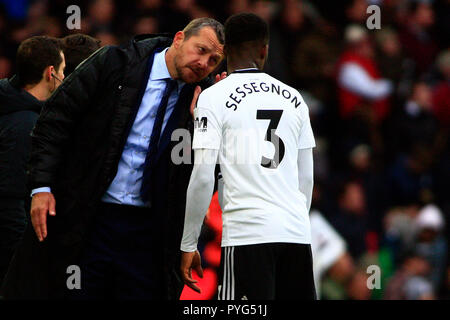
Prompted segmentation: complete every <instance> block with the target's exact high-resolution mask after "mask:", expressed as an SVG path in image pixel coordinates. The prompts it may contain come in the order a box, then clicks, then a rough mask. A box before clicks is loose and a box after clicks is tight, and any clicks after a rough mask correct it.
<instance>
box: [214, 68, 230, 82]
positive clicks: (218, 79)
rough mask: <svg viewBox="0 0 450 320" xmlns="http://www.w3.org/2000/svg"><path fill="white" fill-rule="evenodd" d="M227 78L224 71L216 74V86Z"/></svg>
mask: <svg viewBox="0 0 450 320" xmlns="http://www.w3.org/2000/svg"><path fill="white" fill-rule="evenodd" d="M226 77H227V72H226V71H224V72H222V73H221V74H216V82H214V84H216V83H217V82H219V81H220V80H223V79H225V78H226Z"/></svg>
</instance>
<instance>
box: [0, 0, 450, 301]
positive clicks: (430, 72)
mask: <svg viewBox="0 0 450 320" xmlns="http://www.w3.org/2000/svg"><path fill="white" fill-rule="evenodd" d="M72 4H76V5H78V6H79V7H80V9H81V30H69V29H68V28H67V27H66V20H67V18H68V17H69V14H68V13H66V9H67V7H68V6H69V5H72ZM372 4H375V5H378V6H379V7H380V9H381V29H379V30H377V29H375V30H369V29H368V28H367V27H366V20H367V18H368V17H369V16H370V14H368V13H367V12H366V10H367V7H368V6H369V5H372ZM449 9H450V1H448V0H440V1H438V0H434V1H431V0H430V1H425V0H372V1H368V0H345V1H325V0H309V1H307V0H302V1H299V0H278V1H275V0H274V1H268V0H228V1H225V0H224V1H219V0H217V1H208V0H129V1H118V0H116V1H114V0H91V1H73V0H69V1H65V0H35V1H32V0H0V78H6V77H10V76H12V75H13V74H14V70H15V63H14V60H15V54H16V50H17V48H18V45H19V44H20V42H21V41H23V40H25V39H27V38H29V37H31V36H35V35H44V34H45V35H50V36H54V37H58V38H59V37H63V36H66V35H68V34H71V33H85V34H89V35H91V36H93V37H95V38H97V39H99V40H101V45H102V46H103V45H110V44H120V43H123V42H125V41H128V40H129V39H131V37H132V36H134V35H136V34H142V33H172V34H173V33H175V32H176V31H178V30H182V29H183V27H184V26H185V25H186V24H187V23H188V22H189V21H190V20H191V19H194V18H198V17H204V16H209V17H213V18H216V19H217V20H219V21H220V22H222V23H224V22H225V20H226V18H227V17H228V16H230V15H231V14H234V13H238V12H242V11H249V12H254V13H256V14H258V15H260V16H261V17H263V18H264V19H266V20H267V21H268V22H269V24H270V28H271V31H270V36H271V39H270V50H269V60H268V63H267V66H266V71H267V72H268V73H269V74H271V75H272V76H274V77H276V78H278V79H280V80H281V81H283V82H286V83H287V84H289V85H291V86H293V87H295V88H297V89H298V90H299V91H300V93H301V94H302V95H303V97H304V99H305V101H306V102H307V103H308V106H309V108H310V115H311V121H312V126H313V130H314V133H315V137H316V143H317V148H316V149H315V154H314V157H315V188H314V195H313V204H312V207H313V208H312V209H313V211H314V212H315V213H317V214H320V215H321V216H322V217H323V218H324V219H325V220H326V221H327V222H328V223H329V225H330V226H331V228H332V229H334V230H335V231H336V233H337V234H339V236H340V237H341V238H342V242H343V243H344V246H343V247H344V252H345V254H344V255H343V256H345V259H344V260H341V263H343V264H342V265H341V267H340V268H338V267H337V268H333V263H334V262H335V261H331V262H330V263H329V265H327V268H326V270H324V272H323V274H322V275H321V281H320V288H319V289H320V297H321V299H448V298H449V297H450V291H449V289H450V267H449V263H448V261H449V259H448V258H449V257H448V239H449V231H448V230H449V228H448V226H447V225H448V222H449V217H450V194H449V191H450V165H449V164H450V142H449V127H450V102H449V101H450V99H449V97H450V50H449V39H450V34H449V32H450V26H449V24H450V10H449ZM243 32H245V30H243ZM206 221H207V224H206V225H205V226H204V230H203V233H202V245H201V250H202V253H203V260H204V261H203V264H204V267H205V277H204V279H202V281H201V285H202V286H203V288H204V291H203V293H202V295H201V296H198V295H196V294H193V293H191V292H187V291H186V290H185V292H184V293H183V296H182V298H189V299H195V298H201V299H210V298H212V297H213V294H214V291H215V286H216V281H217V272H216V271H217V268H218V266H219V261H220V248H219V245H220V233H221V223H220V207H219V206H218V204H217V197H216V196H215V197H214V198H213V202H212V203H211V208H210V210H209V213H208V215H207V220H206ZM336 261H337V260H336ZM369 265H378V266H380V268H381V285H380V286H379V289H377V288H375V289H372V290H370V289H369V288H367V285H366V280H367V279H368V277H370V274H367V272H366V270H367V267H368V266H369Z"/></svg>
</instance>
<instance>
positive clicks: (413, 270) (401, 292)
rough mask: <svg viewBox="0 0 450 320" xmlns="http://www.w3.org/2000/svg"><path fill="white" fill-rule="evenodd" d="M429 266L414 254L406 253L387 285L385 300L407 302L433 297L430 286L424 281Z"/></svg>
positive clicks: (424, 260)
mask: <svg viewBox="0 0 450 320" xmlns="http://www.w3.org/2000/svg"><path fill="white" fill-rule="evenodd" d="M429 272H430V265H429V263H428V262H427V260H426V259H424V258H423V257H422V256H421V255H420V254H418V253H416V252H409V253H406V254H405V256H404V257H403V259H402V263H401V265H400V268H399V269H398V270H397V272H396V273H395V274H394V275H393V276H392V278H391V279H390V280H389V282H388V284H387V288H386V291H385V293H384V299H386V300H408V299H411V298H413V299H419V298H425V297H430V296H434V295H433V293H432V291H431V292H430V289H431V284H430V282H429V281H427V280H426V278H425V277H426V276H427V275H428V273H429Z"/></svg>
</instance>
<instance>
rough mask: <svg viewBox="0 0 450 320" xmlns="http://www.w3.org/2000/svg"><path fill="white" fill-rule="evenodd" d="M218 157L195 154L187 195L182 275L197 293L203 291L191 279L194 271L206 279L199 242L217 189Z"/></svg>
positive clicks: (215, 152) (213, 153)
mask: <svg viewBox="0 0 450 320" xmlns="http://www.w3.org/2000/svg"><path fill="white" fill-rule="evenodd" d="M218 154H219V150H215V149H196V150H195V151H194V168H193V170H192V174H191V179H190V181H189V186H188V190H187V195H186V214H185V220H184V230H183V238H182V242H181V251H182V255H181V274H182V277H183V280H184V283H185V284H186V285H187V286H188V287H190V288H192V289H193V290H195V291H197V292H200V288H199V287H198V286H197V285H195V283H196V282H197V281H196V280H194V279H193V278H192V269H194V270H196V271H197V274H198V275H199V276H200V277H203V270H202V267H201V259H200V254H199V252H198V251H197V243H198V238H199V236H200V231H201V228H202V225H203V220H204V218H205V215H206V211H207V210H208V207H209V204H210V202H211V197H212V193H213V190H214V180H215V177H214V171H215V165H216V161H217V156H218Z"/></svg>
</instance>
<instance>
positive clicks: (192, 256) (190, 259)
mask: <svg viewBox="0 0 450 320" xmlns="http://www.w3.org/2000/svg"><path fill="white" fill-rule="evenodd" d="M201 261H202V259H201V257H200V253H199V252H198V251H194V252H181V276H182V277H183V281H184V283H185V284H186V285H187V286H188V287H189V288H191V289H192V290H194V291H196V292H198V293H201V289H200V288H199V287H198V286H197V285H196V284H195V283H197V282H198V281H197V280H194V279H193V278H192V269H194V270H195V271H196V272H197V274H198V276H199V277H200V278H203V269H202V262H201Z"/></svg>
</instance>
